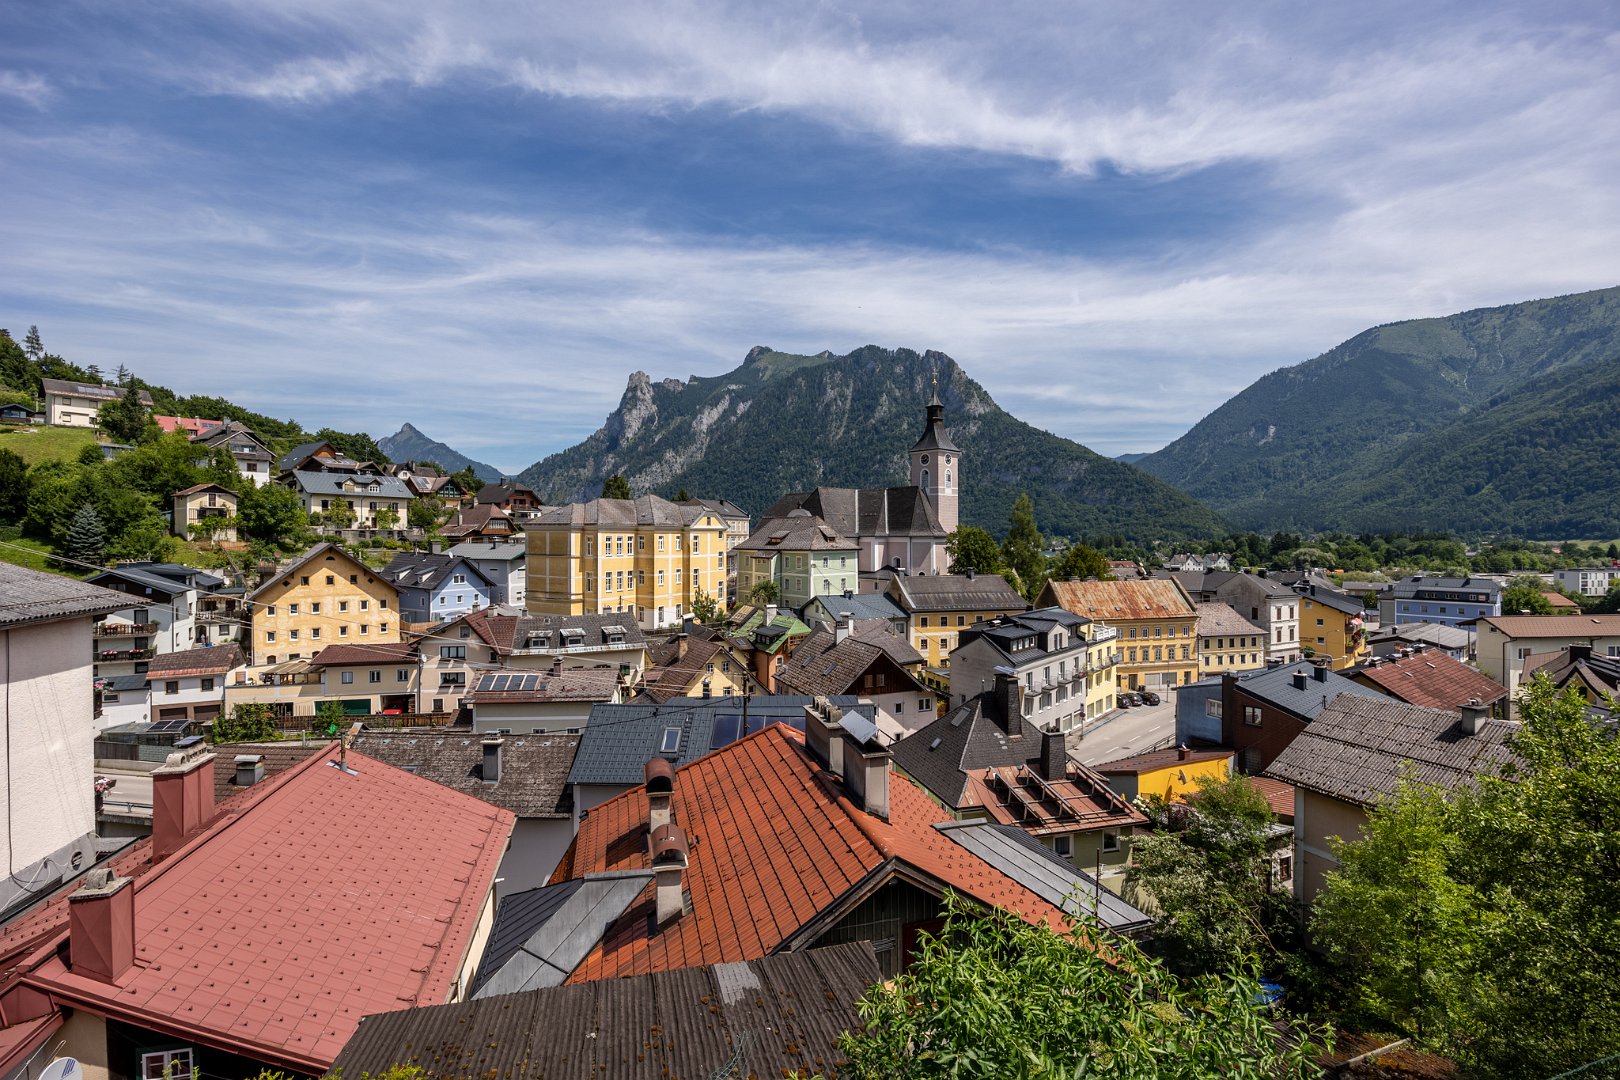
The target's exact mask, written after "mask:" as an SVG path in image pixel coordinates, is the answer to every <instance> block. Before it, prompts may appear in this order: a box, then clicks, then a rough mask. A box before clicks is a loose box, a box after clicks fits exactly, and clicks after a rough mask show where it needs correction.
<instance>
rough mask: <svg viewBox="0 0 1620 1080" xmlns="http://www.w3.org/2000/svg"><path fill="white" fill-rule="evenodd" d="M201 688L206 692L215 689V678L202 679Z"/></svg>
mask: <svg viewBox="0 0 1620 1080" xmlns="http://www.w3.org/2000/svg"><path fill="white" fill-rule="evenodd" d="M200 689H201V690H202V692H203V693H205V694H206V693H208V692H209V691H211V690H213V689H214V680H213V679H204V680H202V686H201V687H200Z"/></svg>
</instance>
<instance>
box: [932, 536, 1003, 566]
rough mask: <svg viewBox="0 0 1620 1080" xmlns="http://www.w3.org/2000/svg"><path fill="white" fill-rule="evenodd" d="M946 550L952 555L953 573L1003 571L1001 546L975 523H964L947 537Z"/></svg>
mask: <svg viewBox="0 0 1620 1080" xmlns="http://www.w3.org/2000/svg"><path fill="white" fill-rule="evenodd" d="M945 551H946V554H948V555H950V557H951V573H953V574H965V573H967V572H968V571H969V570H971V571H973V572H974V573H975V574H997V573H1000V572H1001V548H1000V547H998V546H997V545H996V538H995V537H993V536H991V535H990V534H989V533H987V532H985V531H984V530H983V529H981V528H979V527H977V526H975V525H963V526H961V527H959V528H958V529H957V530H956V531H955V532H953V533H951V535H950V536H948V537H946V538H945Z"/></svg>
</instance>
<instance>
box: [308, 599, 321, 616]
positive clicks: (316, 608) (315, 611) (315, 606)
mask: <svg viewBox="0 0 1620 1080" xmlns="http://www.w3.org/2000/svg"><path fill="white" fill-rule="evenodd" d="M309 613H310V614H311V615H319V614H320V613H321V602H320V601H319V600H316V601H314V602H313V603H311V604H310V605H309Z"/></svg>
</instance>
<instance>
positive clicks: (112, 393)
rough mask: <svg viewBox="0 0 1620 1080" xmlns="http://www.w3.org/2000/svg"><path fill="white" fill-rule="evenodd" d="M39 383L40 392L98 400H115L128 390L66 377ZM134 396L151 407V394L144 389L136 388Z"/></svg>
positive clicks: (43, 380) (42, 380)
mask: <svg viewBox="0 0 1620 1080" xmlns="http://www.w3.org/2000/svg"><path fill="white" fill-rule="evenodd" d="M39 383H40V390H41V392H42V393H46V394H62V395H65V396H69V397H87V398H96V399H98V400H100V401H117V400H119V399H120V398H122V397H123V396H124V394H125V393H127V392H128V388H127V387H123V386H101V385H99V384H97V383H84V382H73V381H71V380H68V379H41V380H39ZM135 396H136V397H137V398H139V399H140V402H141V404H142V405H145V406H147V407H148V408H150V407H151V405H152V395H151V394H148V393H147V392H146V391H145V390H137V391H135Z"/></svg>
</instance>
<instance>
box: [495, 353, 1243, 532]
mask: <svg viewBox="0 0 1620 1080" xmlns="http://www.w3.org/2000/svg"><path fill="white" fill-rule="evenodd" d="M936 371H937V373H938V378H939V395H940V398H941V400H942V401H943V402H944V404H945V418H946V424H947V425H948V426H949V427H950V429H951V431H952V434H953V436H954V437H955V440H956V442H957V444H958V445H959V446H960V447H961V449H962V454H963V458H962V479H961V490H962V520H963V523H964V524H970V525H978V526H980V527H983V528H985V529H988V530H990V531H991V532H992V533H995V534H997V535H999V534H1001V533H1002V532H1003V531H1005V529H1006V524H1007V516H1008V513H1009V511H1010V510H1011V508H1012V503H1013V501H1014V500H1015V499H1016V498H1017V497H1018V495H1019V493H1020V492H1022V491H1028V492H1029V493H1030V494H1031V495H1032V497H1033V498H1034V500H1035V513H1036V517H1037V519H1038V521H1039V523H1040V526H1041V528H1042V530H1043V531H1046V532H1048V533H1052V534H1056V535H1066V536H1070V537H1075V538H1079V537H1086V536H1099V535H1110V534H1115V535H1124V536H1129V537H1132V538H1136V539H1149V538H1155V537H1160V536H1163V537H1173V536H1207V535H1213V534H1216V533H1219V532H1221V531H1222V530H1223V529H1224V528H1225V523H1224V522H1222V521H1221V519H1220V517H1219V516H1218V515H1217V514H1215V513H1214V512H1212V511H1211V510H1210V509H1209V508H1208V507H1205V506H1202V505H1200V504H1199V503H1198V502H1197V501H1196V500H1194V499H1191V498H1189V497H1187V496H1186V495H1184V494H1182V493H1181V492H1179V491H1176V490H1175V489H1174V488H1172V487H1170V486H1169V485H1167V484H1164V483H1163V482H1161V481H1159V480H1156V479H1154V478H1153V477H1151V476H1149V475H1147V474H1146V473H1144V472H1142V471H1140V470H1138V469H1135V468H1133V467H1131V466H1129V465H1124V464H1121V463H1119V462H1117V461H1113V460H1111V459H1109V458H1105V457H1102V456H1101V455H1099V454H1095V453H1093V452H1092V451H1090V450H1088V449H1086V448H1085V447H1084V446H1081V445H1079V444H1078V443H1074V442H1070V441H1069V440H1067V439H1062V438H1059V437H1058V436H1056V435H1052V434H1050V433H1048V432H1044V431H1041V430H1039V429H1037V428H1034V427H1031V426H1030V425H1028V424H1026V423H1024V422H1023V421H1021V420H1018V419H1016V418H1015V417H1013V416H1011V415H1009V414H1008V413H1006V412H1005V411H1003V410H1002V409H1001V408H1000V407H999V406H998V405H996V403H995V402H994V401H993V400H991V398H990V395H989V394H987V393H986V392H985V391H984V389H983V387H981V386H979V384H978V383H976V382H974V381H973V380H972V379H971V378H969V377H968V376H967V374H966V373H965V372H964V371H963V370H962V369H961V368H960V367H959V366H958V365H957V363H956V361H954V360H952V359H951V358H950V357H949V356H946V355H945V354H943V353H937V352H928V353H921V354H919V353H916V352H913V351H911V350H909V349H894V350H890V349H883V348H879V347H878V346H875V345H869V346H866V347H865V348H861V349H857V350H855V351H854V352H852V353H849V354H848V355H845V356H836V355H834V354H833V353H831V352H827V351H824V352H821V353H818V354H816V355H815V356H801V355H795V354H790V353H780V352H776V351H774V350H772V349H769V348H766V347H764V346H758V347H756V348H754V349H752V350H750V351H749V353H748V355H747V357H746V358H745V359H744V361H743V363H742V365H741V366H740V367H738V368H736V369H734V370H732V371H729V372H727V373H726V374H724V375H719V376H714V377H711V378H700V377H698V376H693V377H692V378H690V379H688V380H686V381H684V382H683V381H682V380H680V379H663V380H660V381H658V382H654V381H653V380H652V379H650V378H649V377H648V376H647V375H646V374H645V373H644V372H640V371H638V372H636V373H634V374H633V375H631V376H630V379H629V382H628V384H627V385H626V387H625V391H624V396H623V398H622V399H621V400H620V402H619V407H618V408H617V409H615V410H614V411H613V413H612V414H611V415H609V416H608V418H607V420H606V422H605V423H604V424H603V425H602V427H601V428H600V429H598V430H597V431H596V432H595V433H594V434H592V435H591V436H589V437H588V438H586V439H585V441H584V442H581V443H579V444H578V445H576V446H573V447H570V448H569V449H567V450H563V451H560V452H558V453H555V454H552V455H551V456H550V457H547V458H545V459H544V460H542V461H539V462H536V463H535V464H534V465H531V466H530V467H529V468H527V469H525V470H524V471H523V472H522V473H520V474H519V479H520V480H522V481H523V482H524V483H526V484H528V485H529V486H531V487H533V488H534V489H535V491H536V492H538V493H539V494H540V496H541V497H542V498H544V499H545V500H547V501H548V502H570V501H575V500H580V499H589V498H594V497H596V496H597V495H599V494H600V493H601V490H602V483H603V481H604V480H605V479H606V478H607V477H609V476H611V475H613V474H615V473H622V474H623V475H624V476H625V477H626V478H627V479H628V480H629V482H630V487H631V490H632V491H634V492H635V493H636V494H638V495H639V494H643V493H652V494H657V495H663V496H666V497H672V496H674V495H675V494H676V493H677V492H678V491H679V490H680V489H682V488H684V489H686V490H687V491H688V492H689V493H690V494H691V495H693V496H715V497H724V498H728V499H731V500H732V501H734V502H736V503H737V504H738V505H740V506H742V507H744V508H745V509H747V510H749V511H751V512H752V513H754V514H758V513H760V512H761V511H762V510H764V509H765V508H766V507H768V506H770V505H771V504H772V503H774V502H775V501H776V500H777V499H778V498H779V497H780V496H782V495H784V494H786V493H787V492H790V491H803V490H806V489H808V488H812V487H815V486H817V485H828V486H838V487H888V486H895V485H902V484H906V483H908V482H909V472H908V466H907V458H906V452H907V451H908V450H909V449H910V447H911V445H912V443H914V442H915V441H916V439H917V436H918V435H919V434H920V433H921V430H922V426H923V419H924V406H925V405H926V403H927V401H928V397H929V394H930V387H931V380H932V378H933V377H934V374H935V373H936Z"/></svg>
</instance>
